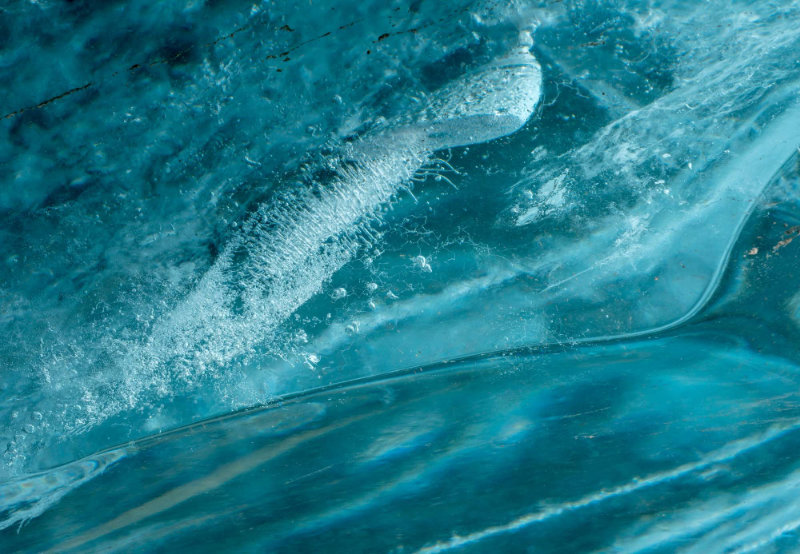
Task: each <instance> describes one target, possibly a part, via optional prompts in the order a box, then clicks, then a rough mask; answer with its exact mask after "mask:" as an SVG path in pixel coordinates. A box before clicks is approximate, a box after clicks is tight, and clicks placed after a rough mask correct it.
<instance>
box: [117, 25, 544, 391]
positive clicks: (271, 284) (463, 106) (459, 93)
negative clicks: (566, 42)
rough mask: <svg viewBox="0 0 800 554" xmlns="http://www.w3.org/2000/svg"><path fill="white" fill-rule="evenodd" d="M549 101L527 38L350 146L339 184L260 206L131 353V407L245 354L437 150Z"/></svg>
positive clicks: (485, 133) (519, 122) (515, 120)
mask: <svg viewBox="0 0 800 554" xmlns="http://www.w3.org/2000/svg"><path fill="white" fill-rule="evenodd" d="M540 91H541V69H540V67H539V64H538V62H537V61H536V59H535V58H534V56H533V55H532V54H531V52H530V35H527V34H523V35H522V38H521V41H520V45H519V46H518V47H516V48H515V49H513V50H512V51H511V52H509V53H508V54H507V55H505V56H503V57H501V58H499V59H497V60H495V61H493V62H492V63H490V64H487V65H485V66H483V67H480V68H478V69H477V70H475V71H472V72H470V73H468V74H466V75H464V76H463V77H462V78H460V79H458V80H456V81H454V82H452V83H450V84H448V85H446V86H444V87H442V88H441V89H439V90H437V91H436V92H435V93H434V94H433V95H432V96H431V98H430V100H429V102H428V103H427V105H426V107H425V108H424V109H423V110H421V111H420V112H418V113H416V114H412V115H411V116H409V117H405V118H402V119H400V120H398V121H395V122H393V123H391V124H389V125H387V126H385V127H383V128H382V129H380V130H378V131H376V132H373V133H372V134H369V135H367V136H366V137H364V138H362V139H361V140H359V141H357V142H356V143H354V144H352V145H349V146H348V147H346V148H345V149H344V151H343V153H342V158H343V159H347V160H348V161H349V162H350V163H348V164H344V163H342V164H340V165H339V169H338V175H337V177H336V178H335V179H334V180H333V182H331V183H325V185H324V187H319V188H317V189H316V190H314V191H309V192H307V193H305V194H298V193H294V194H293V195H292V196H288V197H286V198H282V199H279V200H278V201H276V202H272V203H269V204H266V205H263V206H261V207H260V208H259V209H258V210H257V211H256V213H255V214H254V215H253V216H252V217H251V219H250V220H249V221H248V222H247V223H246V224H245V225H244V226H243V229H242V233H241V234H240V235H238V236H237V237H235V238H234V240H232V241H231V242H230V243H229V244H228V245H227V247H226V248H225V250H224V251H223V253H222V255H221V256H220V257H219V259H218V261H217V262H216V263H215V265H214V266H213V267H212V269H211V270H210V271H209V272H208V273H207V274H206V275H205V276H204V277H203V279H202V280H201V282H200V283H199V284H198V286H197V287H196V288H195V290H194V291H193V292H192V293H191V294H190V295H189V297H188V298H186V299H185V300H184V301H183V302H182V303H181V305H179V306H178V307H177V308H176V309H175V310H173V311H172V312H171V313H170V314H169V315H168V316H167V317H165V318H164V319H163V320H162V321H161V322H160V323H159V325H158V326H157V327H156V329H155V332H154V333H153V335H152V336H151V338H150V341H149V342H148V344H147V345H146V348H144V349H137V350H136V351H135V352H133V353H132V355H133V356H135V357H138V358H139V359H138V360H131V361H132V362H133V363H130V364H126V371H127V386H126V393H127V394H128V400H129V402H130V403H134V402H135V401H136V397H137V396H138V394H139V392H141V391H142V390H143V389H146V388H151V387H153V386H156V387H157V388H162V390H166V389H168V388H169V387H170V381H171V380H172V379H173V378H174V377H176V371H177V376H178V377H183V378H185V379H188V380H192V379H193V378H195V377H196V376H198V375H199V374H202V373H203V372H205V371H206V370H207V369H208V368H209V367H212V366H216V367H219V366H222V365H224V364H226V363H228V362H230V361H231V360H232V359H234V358H235V357H237V356H242V355H246V354H247V353H248V351H249V350H251V349H252V348H253V346H254V345H255V344H256V343H258V342H261V341H263V340H264V339H265V338H267V337H269V335H270V333H272V332H273V331H274V330H275V328H276V327H277V326H278V325H279V324H280V323H281V322H282V321H284V320H285V319H286V318H287V317H288V316H289V315H291V314H292V313H293V312H294V311H295V310H296V309H297V308H298V307H300V306H301V305H302V304H303V303H304V302H306V301H307V300H308V299H309V298H310V297H311V296H313V295H314V294H317V293H318V292H320V290H321V288H322V286H323V284H324V282H325V281H326V280H327V279H329V278H330V277H331V275H332V274H333V273H334V272H335V271H336V270H338V269H339V268H340V267H341V266H342V265H344V264H345V263H346V262H347V261H348V260H350V259H351V258H352V256H353V254H354V253H355V251H356V249H357V248H358V244H359V243H360V242H361V241H363V239H364V234H365V233H368V229H367V225H366V224H367V222H368V220H369V219H370V218H374V217H376V215H377V213H378V211H379V209H380V208H381V206H383V205H385V204H386V203H388V202H390V201H391V200H392V198H393V197H394V196H395V195H396V194H397V192H398V190H399V188H400V187H401V186H402V184H403V183H404V182H406V181H408V180H409V179H410V178H411V177H413V175H414V173H415V172H416V171H417V170H419V169H420V168H421V167H422V166H423V165H425V164H426V163H427V162H428V161H429V160H430V158H431V156H432V154H433V153H434V152H435V151H436V150H440V149H443V148H450V147H455V146H461V145H467V144H474V143H479V142H484V141H488V140H493V139H496V138H499V137H502V136H505V135H508V134H510V133H513V132H515V131H517V130H518V129H519V128H520V127H522V126H523V125H524V124H525V123H526V121H527V120H528V119H529V118H530V116H531V114H532V113H533V111H534V109H535V107H536V105H537V103H538V101H539V97H540ZM167 368H168V369H167ZM165 369H166V371H165Z"/></svg>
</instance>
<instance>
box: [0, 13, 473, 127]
mask: <svg viewBox="0 0 800 554" xmlns="http://www.w3.org/2000/svg"><path fill="white" fill-rule="evenodd" d="M395 11H397V10H395ZM464 11H466V8H460V9H455V10H452V12H451V15H452V14H456V13H460V12H464ZM389 19H392V18H391V17H390V18H389ZM446 19H447V18H440V19H439V20H437V21H436V22H443V21H445V20H446ZM363 20H364V18H359V19H355V20H353V21H350V22H349V23H345V24H343V25H340V26H339V27H338V28H337V31H341V30H343V29H347V28H349V27H352V26H353V25H355V24H357V23H360V22H361V21H363ZM436 22H434V21H431V22H428V23H426V24H424V25H420V26H417V27H414V28H411V29H406V30H402V31H395V32H392V33H383V34H382V35H380V36H379V37H378V40H376V41H373V42H375V43H378V42H382V41H383V40H385V39H387V38H389V37H392V36H397V35H403V34H416V33H417V32H419V31H420V30H421V29H424V28H426V27H430V26H432V25H434V23H436ZM254 25H255V23H251V24H247V25H243V26H241V27H239V28H237V29H235V30H234V31H232V32H230V33H228V34H226V35H222V36H220V37H218V38H217V39H215V40H213V41H211V42H206V43H204V44H203V45H202V46H203V47H209V46H216V45H217V44H219V43H220V42H223V41H226V40H230V39H232V38H233V37H234V36H236V35H237V34H239V33H241V32H242V31H245V30H247V29H248V28H250V27H252V26H254ZM392 27H394V25H392ZM277 30H279V31H291V32H293V31H294V29H292V28H291V27H290V26H289V25H283V26H282V27H279V28H277ZM333 33H334V31H328V32H326V33H323V34H321V35H318V36H316V37H313V38H310V39H308V40H305V41H302V42H299V43H297V44H295V45H294V46H291V47H289V48H288V49H285V50H284V51H283V52H281V53H280V54H269V55H268V56H266V58H265V59H267V60H269V59H276V58H284V57H286V56H287V55H288V54H291V53H292V52H294V51H295V50H297V49H299V48H302V47H304V46H306V45H308V44H311V43H314V42H317V41H319V40H322V39H324V38H325V37H328V36H330V35H332V34H333ZM190 51H191V49H189V48H187V49H184V50H181V51H180V52H177V53H176V54H174V55H172V56H169V57H167V58H159V59H157V60H153V61H151V62H149V63H148V62H145V63H135V64H133V65H131V66H130V67H128V68H127V71H128V72H133V71H138V70H140V69H142V68H144V67H153V66H157V65H162V64H166V63H169V62H172V61H175V60H178V59H180V58H182V57H183V56H185V55H186V54H188V53H189V52H190ZM368 53H369V52H368ZM284 61H288V60H284ZM278 71H280V70H278ZM120 73H121V71H115V72H113V73H112V74H111V77H116V76H117V75H119V74H120ZM95 84H96V83H94V82H91V81H90V82H88V83H86V84H85V85H83V86H80V87H76V88H73V89H70V90H68V91H66V92H62V93H61V94H58V95H56V96H53V97H52V98H48V99H47V100H44V101H42V102H39V103H38V104H36V105H34V106H28V107H25V108H20V109H18V110H15V111H13V112H9V113H7V114H5V115H4V116H3V117H2V119H11V118H12V117H15V116H18V115H20V114H21V113H23V112H27V111H30V110H38V109H41V108H44V107H45V106H47V105H48V104H51V103H52V102H55V101H56V100H61V99H62V98H65V97H67V96H70V95H71V94H75V93H76V92H80V91H82V90H86V89H88V88H90V87H92V86H94V85H95Z"/></svg>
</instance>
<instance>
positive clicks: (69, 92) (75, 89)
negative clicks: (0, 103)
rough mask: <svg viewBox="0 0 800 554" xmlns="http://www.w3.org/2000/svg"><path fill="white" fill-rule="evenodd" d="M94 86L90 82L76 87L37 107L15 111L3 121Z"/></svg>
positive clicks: (40, 103)
mask: <svg viewBox="0 0 800 554" xmlns="http://www.w3.org/2000/svg"><path fill="white" fill-rule="evenodd" d="M93 84H94V83H92V82H91V81H90V82H88V83H86V84H85V85H83V86H82V87H76V88H74V89H70V90H68V91H67V92H62V93H61V94H59V95H58V96H53V97H52V98H48V99H47V100H45V101H43V102H39V103H38V104H36V105H35V106H28V107H27V108H20V109H18V110H16V111H14V112H11V113H7V114H6V115H4V116H3V119H11V118H12V117H14V116H15V115H19V114H21V113H22V112H27V111H29V110H37V109H39V108H44V107H45V106H46V105H48V104H50V103H52V102H55V101H56V100H61V99H62V98H64V97H65V96H69V95H70V94H75V93H76V92H80V91H82V90H86V89H87V88H89V87H91V86H92V85H93Z"/></svg>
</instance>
